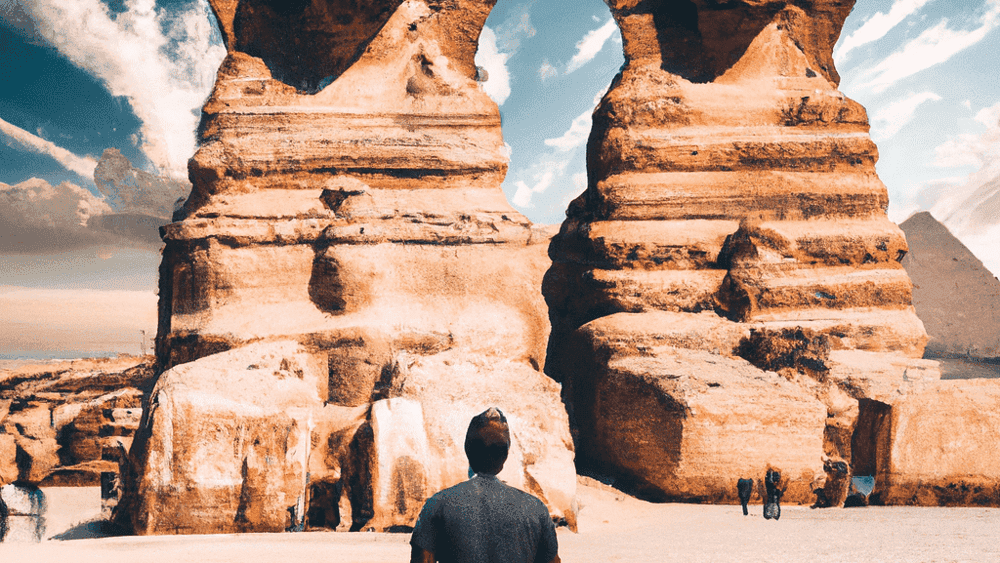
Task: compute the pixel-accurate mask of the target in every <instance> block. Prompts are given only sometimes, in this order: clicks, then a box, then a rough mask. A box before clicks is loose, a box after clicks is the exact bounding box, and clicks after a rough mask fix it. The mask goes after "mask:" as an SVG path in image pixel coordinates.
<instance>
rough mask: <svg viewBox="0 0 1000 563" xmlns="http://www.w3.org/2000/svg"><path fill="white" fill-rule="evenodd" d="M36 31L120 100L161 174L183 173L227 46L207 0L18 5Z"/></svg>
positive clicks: (46, 0)
mask: <svg viewBox="0 0 1000 563" xmlns="http://www.w3.org/2000/svg"><path fill="white" fill-rule="evenodd" d="M19 4H20V9H21V11H22V12H23V13H24V14H26V15H27V16H28V17H29V18H30V19H31V21H32V24H33V33H35V34H37V35H38V36H40V37H42V38H44V39H45V41H46V42H48V43H49V44H51V45H52V46H53V47H55V48H56V49H57V50H58V51H59V52H60V53H61V54H62V55H63V56H65V57H66V58H67V59H69V60H70V61H71V62H72V63H73V64H75V65H76V66H78V67H80V68H81V69H83V70H84V71H86V72H88V73H90V74H91V75H93V76H94V77H95V78H97V79H98V80H100V81H101V82H102V83H103V84H104V85H105V87H106V88H107V89H108V91H109V92H110V93H111V94H112V95H114V96H124V97H125V98H127V99H128V101H129V103H130V104H131V106H132V110H133V112H134V113H135V115H136V117H138V118H139V119H140V121H141V122H142V127H141V147H142V149H143V151H144V152H145V153H146V156H147V157H148V158H149V159H150V161H151V162H152V163H153V164H154V165H155V166H156V167H157V168H158V169H159V171H160V172H161V173H166V174H168V175H170V176H173V177H176V178H183V177H185V176H186V175H187V160H188V159H189V158H190V157H191V155H192V154H194V151H195V148H196V141H195V129H196V127H197V125H198V119H199V111H198V110H199V109H200V108H201V106H202V104H203V103H204V101H205V99H206V98H207V96H208V94H209V92H210V90H211V87H212V85H213V83H214V81H215V73H216V70H217V69H218V67H219V64H220V63H221V61H222V59H223V57H224V56H225V48H224V47H223V46H222V44H221V42H220V41H219V39H218V36H217V34H215V33H213V29H212V26H213V25H214V24H213V20H212V19H211V18H210V17H209V15H208V13H209V12H208V10H209V8H208V5H207V3H206V2H205V0H197V1H195V2H189V3H186V4H184V5H181V6H179V7H177V8H166V7H164V8H160V9H157V7H156V3H155V1H154V0H125V2H124V8H125V10H124V11H123V12H121V13H118V14H112V13H111V12H110V11H109V10H108V7H107V6H105V5H104V3H103V2H101V0H72V1H66V0H19Z"/></svg>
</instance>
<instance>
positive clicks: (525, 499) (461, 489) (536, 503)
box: [428, 476, 548, 513]
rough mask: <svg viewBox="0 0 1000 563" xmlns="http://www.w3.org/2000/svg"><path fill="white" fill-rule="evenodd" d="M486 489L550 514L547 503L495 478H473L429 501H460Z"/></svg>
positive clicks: (441, 492)
mask: <svg viewBox="0 0 1000 563" xmlns="http://www.w3.org/2000/svg"><path fill="white" fill-rule="evenodd" d="M484 489H495V490H497V491H499V492H500V493H501V494H502V495H503V496H504V497H506V498H507V499H508V501H514V502H516V503H517V504H521V505H523V506H527V507H531V508H534V509H535V510H544V511H546V513H547V512H548V509H547V508H545V503H543V502H542V501H541V500H539V499H538V497H536V496H535V495H533V494H531V493H528V492H525V491H522V490H521V489H518V488H517V487H513V486H511V485H508V484H507V483H504V482H503V481H501V480H500V479H498V478H496V477H494V476H476V477H473V478H472V479H469V480H467V481H462V482H461V483H458V484H457V485H452V486H451V487H448V488H447V489H442V490H440V491H438V492H437V493H435V494H434V495H433V496H432V497H431V498H430V499H428V500H429V501H430V500H433V501H434V502H435V503H440V502H447V501H448V500H449V499H459V498H465V497H468V496H470V495H477V494H479V493H480V491H482V490H484Z"/></svg>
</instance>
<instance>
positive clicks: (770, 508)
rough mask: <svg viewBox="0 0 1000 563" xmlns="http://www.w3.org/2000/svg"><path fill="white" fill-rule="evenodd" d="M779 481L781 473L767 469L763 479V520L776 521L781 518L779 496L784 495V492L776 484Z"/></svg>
mask: <svg viewBox="0 0 1000 563" xmlns="http://www.w3.org/2000/svg"><path fill="white" fill-rule="evenodd" d="M780 481H781V473H779V472H777V471H775V470H774V469H768V470H767V475H766V476H765V477H764V489H765V494H766V496H765V499H766V500H765V501H764V518H766V519H768V520H770V519H772V518H773V519H774V520H777V519H778V518H781V496H782V495H783V494H785V491H783V490H781V489H779V488H778V483H779V482H780Z"/></svg>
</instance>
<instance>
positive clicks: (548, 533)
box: [535, 503, 559, 563]
mask: <svg viewBox="0 0 1000 563" xmlns="http://www.w3.org/2000/svg"><path fill="white" fill-rule="evenodd" d="M539 504H541V503H539ZM539 519H540V520H541V522H540V524H541V526H542V535H541V538H540V539H539V544H538V551H536V552H535V553H536V555H535V563H549V561H552V560H553V559H555V558H556V555H558V554H559V540H557V539H556V525H555V524H554V523H552V517H550V516H549V511H548V509H546V508H545V507H544V505H543V507H542V513H541V514H540V515H539Z"/></svg>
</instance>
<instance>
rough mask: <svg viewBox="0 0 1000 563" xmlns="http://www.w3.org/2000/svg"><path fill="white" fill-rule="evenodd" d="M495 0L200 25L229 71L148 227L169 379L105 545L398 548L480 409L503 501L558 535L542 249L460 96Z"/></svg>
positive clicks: (455, 469) (458, 462) (230, 12)
mask: <svg viewBox="0 0 1000 563" xmlns="http://www.w3.org/2000/svg"><path fill="white" fill-rule="evenodd" d="M494 2H495V0H447V1H441V0H407V1H403V0H386V1H378V2H365V3H360V4H359V3H357V2H347V1H343V0H312V1H307V2H293V3H280V2H271V1H267V0H213V1H212V2H211V4H212V7H213V9H214V10H215V13H216V16H217V18H218V21H219V24H220V27H221V29H222V34H223V38H224V39H225V42H226V46H227V48H228V54H227V57H226V59H225V60H224V62H223V63H222V66H221V68H220V69H219V73H218V77H217V81H216V84H215V88H214V90H213V92H212V95H211V98H210V99H209V100H208V102H207V103H206V104H205V106H204V109H203V116H202V121H201V127H200V148H199V150H198V152H197V154H195V155H194V157H193V158H192V159H191V161H190V164H189V170H190V179H191V181H192V183H193V186H194V187H193V190H192V193H191V197H189V198H188V200H187V201H186V203H185V206H184V208H183V209H182V210H181V211H180V212H178V214H176V215H175V222H174V223H172V224H170V225H167V226H166V227H165V228H164V229H163V238H164V241H165V243H166V247H165V249H164V252H163V261H162V263H161V267H160V292H159V294H160V311H159V331H158V335H157V354H158V357H159V359H160V361H161V363H162V367H163V368H164V369H166V370H167V371H165V372H164V373H163V374H162V375H161V377H160V380H159V382H158V383H157V388H156V390H155V391H154V393H153V395H152V396H151V403H150V405H149V408H148V409H147V415H146V417H145V418H144V419H143V422H142V425H141V428H140V433H139V438H138V440H137V442H136V444H137V446H136V447H135V448H133V451H132V455H131V458H132V464H133V468H132V470H131V471H132V474H130V475H126V479H125V492H124V496H123V498H122V501H121V503H120V504H119V508H118V518H119V520H120V521H121V522H122V523H124V524H127V525H128V526H130V527H131V528H132V529H134V530H135V531H136V532H137V533H208V532H229V531H248V532H249V531H279V530H284V529H298V528H300V527H302V526H304V525H310V526H322V527H327V528H337V529H354V530H359V529H377V530H384V529H397V528H398V527H399V526H412V525H413V523H414V521H415V519H416V515H417V512H418V511H419V508H420V506H421V505H422V503H423V501H424V500H425V499H426V498H427V497H428V496H430V495H431V494H433V493H434V492H436V491H437V490H439V489H441V488H443V487H446V486H450V485H453V484H455V483H457V482H459V481H461V480H464V479H465V478H467V476H468V473H467V472H468V466H467V461H466V460H465V458H464V454H463V452H462V448H461V444H462V442H463V439H464V432H465V429H466V428H467V425H468V422H469V419H470V418H471V417H472V416H473V415H474V414H476V413H478V412H481V411H483V410H485V409H486V408H488V407H490V406H500V407H501V409H503V410H504V411H505V412H507V413H508V416H510V417H511V418H510V419H511V421H512V423H511V431H512V433H513V435H514V437H515V438H514V441H515V449H516V451H517V452H520V453H518V454H517V455H512V457H511V460H510V461H509V462H508V464H507V468H506V469H505V474H506V476H507V479H508V482H510V483H512V484H515V485H516V486H519V487H521V488H523V489H525V490H527V491H530V492H532V493H534V494H536V495H538V496H539V497H540V498H542V499H543V500H544V501H545V502H546V504H547V505H548V506H549V509H550V511H551V512H552V515H553V517H554V518H556V519H559V520H562V521H565V522H566V523H568V524H570V525H573V524H574V523H575V510H576V509H575V505H574V496H575V477H574V475H575V472H574V466H573V444H572V441H571V439H570V437H569V426H568V419H567V417H566V414H565V409H564V408H563V406H562V403H561V401H560V395H559V387H558V385H556V384H554V383H553V382H552V381H551V380H549V379H548V378H546V377H545V375H544V374H543V373H542V372H541V369H542V367H543V365H544V361H545V347H546V343H547V338H548V332H549V324H548V318H547V314H546V310H545V303H544V299H543V297H542V295H541V291H540V287H541V278H542V275H543V274H544V271H545V269H546V268H547V267H548V259H547V257H546V250H547V243H548V240H549V238H550V237H551V232H548V231H546V230H545V229H539V228H536V227H534V226H533V225H532V224H531V223H530V221H528V220H527V219H526V218H525V217H524V216H523V215H521V214H520V213H518V212H517V211H515V210H514V209H513V208H511V207H510V205H509V204H508V203H507V201H506V200H505V199H504V195H503V192H502V190H501V188H500V183H501V181H502V180H503V177H504V174H505V173H506V169H507V160H508V157H507V155H506V152H505V148H504V143H503V138H502V135H501V132H500V114H499V111H498V108H497V106H496V104H495V103H494V102H493V101H492V100H491V99H490V98H489V97H488V96H487V95H486V94H485V93H484V92H483V90H482V89H481V88H480V86H479V84H478V83H477V82H476V77H477V72H476V68H475V65H474V62H473V60H474V55H475V50H476V47H477V42H478V37H479V33H480V31H481V29H482V27H483V24H484V22H485V20H486V17H487V16H488V14H489V12H490V10H491V9H492V7H493V4H494ZM275 347H277V348H275ZM289 374H291V375H289ZM289 386H297V387H296V389H297V390H295V391H294V392H293V391H292V390H290V389H291V387H289ZM251 390H252V391H251ZM258 394H259V395H258ZM442 397H451V398H452V399H453V400H448V401H445V400H442ZM279 399H280V400H279ZM542 405H544V406H545V408H540V407H541V406H542Z"/></svg>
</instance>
